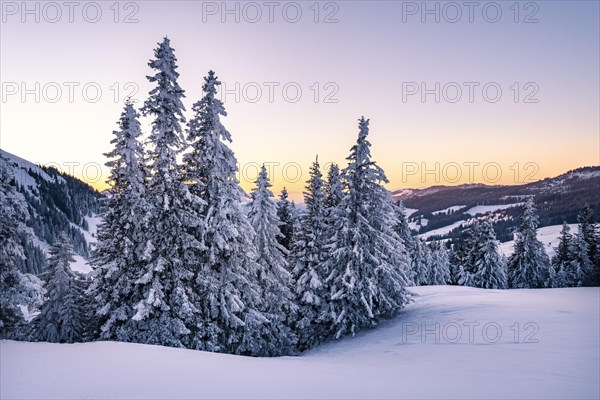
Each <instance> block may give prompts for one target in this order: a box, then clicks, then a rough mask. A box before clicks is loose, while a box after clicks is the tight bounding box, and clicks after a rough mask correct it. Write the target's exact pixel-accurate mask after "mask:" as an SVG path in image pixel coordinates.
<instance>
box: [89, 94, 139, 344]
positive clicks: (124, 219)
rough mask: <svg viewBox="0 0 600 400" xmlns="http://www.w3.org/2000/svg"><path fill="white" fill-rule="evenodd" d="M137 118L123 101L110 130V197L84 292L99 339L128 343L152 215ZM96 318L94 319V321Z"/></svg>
mask: <svg viewBox="0 0 600 400" xmlns="http://www.w3.org/2000/svg"><path fill="white" fill-rule="evenodd" d="M138 118H139V115H138V113H137V112H136V110H135V108H134V107H133V104H132V103H131V102H130V101H127V103H126V104H125V108H124V110H123V112H122V113H121V117H120V120H119V129H118V130H116V131H113V135H114V138H113V139H112V140H111V144H113V146H114V148H113V150H112V151H111V152H109V153H107V154H105V155H106V157H108V158H110V161H108V162H107V163H106V166H107V167H109V168H110V175H109V178H108V183H109V184H110V186H111V188H110V189H109V193H110V196H109V197H108V202H107V211H106V212H105V213H104V215H103V221H102V223H101V224H100V225H99V226H98V233H97V242H96V247H95V248H94V251H93V252H92V264H93V265H94V266H95V270H94V273H93V278H94V279H93V281H92V283H91V285H90V288H89V289H88V295H89V297H90V303H91V306H92V308H93V314H94V316H95V319H96V324H97V328H98V329H99V332H97V335H98V336H99V338H100V339H102V340H121V341H129V340H131V332H130V327H127V328H125V329H124V327H126V326H127V324H128V321H129V320H130V319H131V318H132V317H133V316H134V315H135V313H136V311H135V309H134V308H133V307H134V306H135V304H134V303H133V302H134V301H135V295H136V293H135V291H136V288H135V284H134V281H135V279H137V278H136V276H137V272H138V270H139V268H141V266H142V263H143V262H144V260H143V257H142V255H143V251H144V246H145V245H146V237H145V232H146V226H147V224H148V221H149V219H150V218H151V216H150V215H149V214H148V212H149V204H148V202H147V199H146V187H145V185H146V179H147V173H146V170H145V167H144V150H143V147H142V145H141V143H140V137H141V135H142V132H141V128H140V123H139V121H138ZM92 320H94V318H92Z"/></svg>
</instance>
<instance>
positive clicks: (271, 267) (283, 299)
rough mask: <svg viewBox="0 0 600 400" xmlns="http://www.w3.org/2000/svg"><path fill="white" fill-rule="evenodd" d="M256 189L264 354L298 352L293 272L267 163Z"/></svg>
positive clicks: (254, 205)
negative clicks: (290, 269)
mask: <svg viewBox="0 0 600 400" xmlns="http://www.w3.org/2000/svg"><path fill="white" fill-rule="evenodd" d="M255 184H256V187H255V188H254V189H253V190H252V193H251V196H252V202H251V204H250V213H249V215H248V217H249V218H250V223H251V225H252V227H253V228H254V231H255V232H256V238H255V240H254V244H255V245H256V251H257V255H258V258H257V259H256V261H257V263H258V265H259V270H258V286H259V287H260V290H261V299H262V304H261V310H262V311H263V312H264V313H265V316H266V317H267V318H268V319H269V323H268V324H266V325H265V327H264V328H263V331H264V333H265V334H266V335H267V337H266V339H267V340H266V343H267V345H268V347H267V348H265V349H263V350H262V351H261V354H263V355H269V356H278V355H288V354H292V353H294V352H295V349H296V342H297V338H296V335H295V333H294V332H293V331H292V329H291V324H292V321H293V320H294V318H295V314H296V310H297V306H296V304H295V303H294V301H293V296H292V292H291V290H290V288H291V283H292V281H291V279H292V277H291V275H290V273H289V272H288V268H287V260H286V255H287V249H286V248H285V247H283V246H282V245H281V244H280V243H279V242H278V241H277V239H278V238H279V237H281V236H282V235H281V231H280V229H279V225H280V224H281V221H280V220H279V218H278V217H277V206H276V204H275V202H274V201H273V200H272V199H271V197H272V196H273V193H272V192H271V190H270V189H269V188H270V187H271V186H272V185H271V183H270V182H269V177H268V176H267V169H266V168H265V166H264V165H263V166H262V168H261V169H260V172H259V174H258V177H257V179H256V182H255Z"/></svg>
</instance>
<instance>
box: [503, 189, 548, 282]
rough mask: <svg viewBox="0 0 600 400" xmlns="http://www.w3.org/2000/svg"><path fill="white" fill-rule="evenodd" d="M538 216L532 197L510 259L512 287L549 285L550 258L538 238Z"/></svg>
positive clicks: (524, 211) (509, 268) (509, 272)
mask: <svg viewBox="0 0 600 400" xmlns="http://www.w3.org/2000/svg"><path fill="white" fill-rule="evenodd" d="M537 227H538V217H537V213H536V209H535V205H534V203H533V199H532V198H531V197H530V198H529V199H528V200H527V202H526V203H525V206H524V207H523V215H522V217H521V224H520V225H519V227H518V228H517V231H516V234H515V235H516V237H515V245H514V246H515V247H514V253H513V254H512V255H511V257H510V259H509V261H508V283H509V286H510V287H511V288H515V289H519V288H543V287H547V286H548V282H549V279H548V278H549V277H548V275H549V268H550V260H549V259H548V255H547V254H546V251H545V250H544V245H543V244H542V243H541V242H540V241H539V240H538V238H537V230H536V229H537Z"/></svg>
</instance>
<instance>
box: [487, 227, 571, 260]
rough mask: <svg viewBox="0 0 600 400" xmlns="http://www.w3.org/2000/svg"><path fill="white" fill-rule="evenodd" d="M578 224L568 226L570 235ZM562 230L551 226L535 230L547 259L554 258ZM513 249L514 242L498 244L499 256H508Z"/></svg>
mask: <svg viewBox="0 0 600 400" xmlns="http://www.w3.org/2000/svg"><path fill="white" fill-rule="evenodd" d="M577 227H578V224H569V228H571V234H575V233H576V232H577ZM561 230H562V225H551V226H545V227H543V228H539V229H538V230H537V237H538V239H539V240H540V242H542V244H543V245H544V249H545V250H546V254H548V257H552V256H554V254H556V251H555V250H554V249H555V248H556V247H557V246H558V239H559V237H560V231H561ZM514 247H515V241H514V240H511V241H509V242H504V243H500V245H499V246H498V249H499V250H500V253H501V254H504V255H505V256H507V257H508V256H510V255H511V254H512V253H513V251H514Z"/></svg>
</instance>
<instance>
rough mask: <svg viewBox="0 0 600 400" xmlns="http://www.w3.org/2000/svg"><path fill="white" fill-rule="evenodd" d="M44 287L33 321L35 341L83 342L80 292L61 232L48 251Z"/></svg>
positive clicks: (71, 256) (69, 248) (70, 251)
mask: <svg viewBox="0 0 600 400" xmlns="http://www.w3.org/2000/svg"><path fill="white" fill-rule="evenodd" d="M48 254H49V257H48V269H47V270H46V272H45V274H44V275H46V276H47V278H46V279H47V281H46V283H45V285H44V287H45V289H46V293H47V296H48V298H47V299H46V301H45V302H44V304H43V306H42V308H41V310H40V313H39V315H38V316H37V317H36V318H35V320H34V321H33V323H34V326H35V331H36V337H37V339H38V340H42V341H47V342H52V343H74V342H81V341H82V339H83V331H84V326H83V320H84V309H83V303H84V301H83V290H82V286H81V283H80V282H78V278H77V275H76V274H75V272H73V271H72V270H71V267H70V264H71V263H72V262H74V261H75V258H74V255H75V252H74V251H73V246H72V245H71V243H70V241H69V237H68V236H67V234H66V233H61V234H60V235H59V236H58V238H57V241H56V243H54V244H53V245H52V247H50V249H49V250H48Z"/></svg>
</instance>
